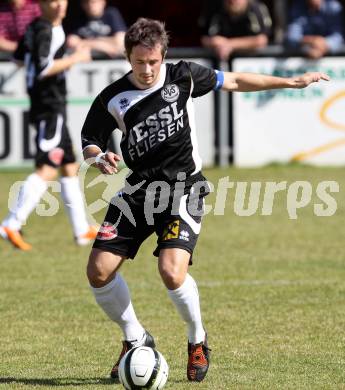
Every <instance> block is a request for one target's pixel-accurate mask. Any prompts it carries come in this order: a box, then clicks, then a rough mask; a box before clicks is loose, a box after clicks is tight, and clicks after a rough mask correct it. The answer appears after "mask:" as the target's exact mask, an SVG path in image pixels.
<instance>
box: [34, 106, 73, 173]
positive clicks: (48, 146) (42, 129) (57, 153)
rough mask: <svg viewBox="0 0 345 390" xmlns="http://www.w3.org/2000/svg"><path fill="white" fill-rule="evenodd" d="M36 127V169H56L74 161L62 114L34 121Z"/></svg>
mask: <svg viewBox="0 0 345 390" xmlns="http://www.w3.org/2000/svg"><path fill="white" fill-rule="evenodd" d="M34 124H35V126H36V130H37V135H36V147H37V152H36V158H35V164H36V167H39V166H42V165H44V164H47V165H50V166H52V167H54V168H58V167H60V166H61V165H65V164H69V163H74V162H75V161H76V158H75V154H74V151H73V146H72V141H71V137H70V135H69V131H68V128H67V125H66V115H65V114H64V113H49V114H45V115H41V116H40V117H39V118H36V119H35V120H34Z"/></svg>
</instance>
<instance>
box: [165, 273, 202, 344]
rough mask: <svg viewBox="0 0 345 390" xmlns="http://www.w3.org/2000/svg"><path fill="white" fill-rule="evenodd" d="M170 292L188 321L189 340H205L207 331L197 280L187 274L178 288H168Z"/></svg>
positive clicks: (196, 341) (183, 316) (182, 315)
mask: <svg viewBox="0 0 345 390" xmlns="http://www.w3.org/2000/svg"><path fill="white" fill-rule="evenodd" d="M168 294H169V296H170V298H171V300H172V301H173V303H174V304H175V306H176V308H177V310H178V312H179V313H180V315H181V317H182V319H183V320H184V321H185V322H186V323H187V326H188V340H189V342H190V343H193V344H197V343H200V342H202V341H204V339H205V331H204V328H203V326H202V321H201V312H200V302H199V292H198V287H197V285H196V283H195V280H194V279H193V278H192V277H191V276H190V275H189V274H187V276H186V280H185V281H184V282H183V284H182V286H180V287H179V288H177V289H176V290H168Z"/></svg>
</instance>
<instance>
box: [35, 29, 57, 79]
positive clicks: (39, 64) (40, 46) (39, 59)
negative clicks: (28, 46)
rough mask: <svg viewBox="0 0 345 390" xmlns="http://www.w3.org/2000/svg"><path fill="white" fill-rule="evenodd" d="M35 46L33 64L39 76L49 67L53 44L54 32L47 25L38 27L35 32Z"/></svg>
mask: <svg viewBox="0 0 345 390" xmlns="http://www.w3.org/2000/svg"><path fill="white" fill-rule="evenodd" d="M34 34H35V35H34V44H33V48H32V56H33V62H34V64H35V67H36V70H37V74H38V75H40V74H41V73H42V71H43V70H44V69H45V68H46V67H47V66H48V65H49V61H50V59H49V52H50V46H51V43H52V30H51V28H49V27H47V26H45V25H42V24H40V25H38V26H37V27H36V29H35V32H34Z"/></svg>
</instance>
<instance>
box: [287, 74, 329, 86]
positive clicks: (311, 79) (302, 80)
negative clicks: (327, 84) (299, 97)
mask: <svg viewBox="0 0 345 390" xmlns="http://www.w3.org/2000/svg"><path fill="white" fill-rule="evenodd" d="M320 80H325V81H329V80H330V77H329V76H328V75H327V74H326V73H322V72H308V73H304V74H303V75H302V76H299V77H296V78H295V79H294V80H293V81H294V86H295V88H305V87H307V86H308V85H309V84H312V83H317V82H319V81H320Z"/></svg>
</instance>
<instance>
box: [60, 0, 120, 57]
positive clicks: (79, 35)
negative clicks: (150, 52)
mask: <svg viewBox="0 0 345 390" xmlns="http://www.w3.org/2000/svg"><path fill="white" fill-rule="evenodd" d="M81 7H82V11H83V15H82V17H81V18H78V19H76V20H75V23H74V24H73V23H72V25H71V26H70V27H71V28H70V31H69V33H70V34H69V35H68V37H67V46H68V47H69V48H72V49H75V48H76V47H77V46H78V45H80V44H83V45H85V46H87V47H88V48H90V49H91V50H93V51H96V52H100V53H102V54H105V55H107V56H108V57H110V58H112V57H116V56H120V55H123V53H124V36H125V31H126V24H125V22H124V20H123V18H122V15H121V14H120V12H119V11H118V9H117V8H115V7H106V0H81Z"/></svg>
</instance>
